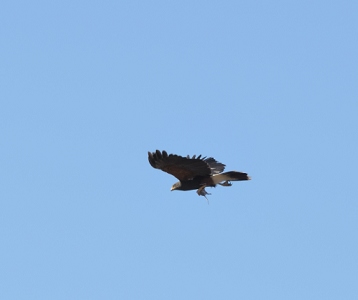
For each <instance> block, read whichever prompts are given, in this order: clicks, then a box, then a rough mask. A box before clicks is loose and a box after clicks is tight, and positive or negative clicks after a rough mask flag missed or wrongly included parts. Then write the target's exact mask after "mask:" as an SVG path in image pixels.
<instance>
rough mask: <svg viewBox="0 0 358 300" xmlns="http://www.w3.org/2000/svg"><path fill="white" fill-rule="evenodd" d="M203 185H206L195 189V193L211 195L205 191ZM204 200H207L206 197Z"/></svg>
mask: <svg viewBox="0 0 358 300" xmlns="http://www.w3.org/2000/svg"><path fill="white" fill-rule="evenodd" d="M205 187H206V185H205V184H204V185H202V186H201V187H200V188H199V189H198V190H197V191H196V193H197V194H198V195H199V196H204V197H205V198H206V195H211V194H209V193H208V192H207V191H205ZM206 200H207V198H206Z"/></svg>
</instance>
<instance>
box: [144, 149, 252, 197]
mask: <svg viewBox="0 0 358 300" xmlns="http://www.w3.org/2000/svg"><path fill="white" fill-rule="evenodd" d="M148 160H149V163H150V165H151V166H152V167H153V168H155V169H159V170H162V171H164V172H167V173H169V174H171V175H173V176H174V177H176V178H177V179H179V181H178V182H177V183H174V184H173V186H172V188H171V191H174V190H179V191H190V190H197V191H196V192H197V194H198V195H199V196H204V197H205V198H206V195H210V194H209V193H208V192H207V191H206V190H205V188H206V187H215V186H216V185H217V184H219V185H221V186H231V185H232V183H231V181H242V180H250V179H251V178H250V176H248V175H247V173H242V172H237V171H230V172H225V173H223V171H224V169H225V165H224V164H222V163H220V162H218V161H216V160H215V159H214V158H212V157H209V158H206V157H201V155H199V156H198V157H196V155H194V156H192V157H190V156H189V155H188V156H186V157H183V156H179V155H175V154H169V155H168V153H167V152H166V151H162V152H161V151H159V150H156V151H155V152H148ZM206 199H207V198H206Z"/></svg>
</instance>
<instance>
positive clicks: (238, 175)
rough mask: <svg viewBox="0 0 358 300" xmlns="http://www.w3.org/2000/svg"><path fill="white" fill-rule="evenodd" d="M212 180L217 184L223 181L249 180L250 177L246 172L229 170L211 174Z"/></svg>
mask: <svg viewBox="0 0 358 300" xmlns="http://www.w3.org/2000/svg"><path fill="white" fill-rule="evenodd" d="M211 178H212V180H213V182H214V184H218V183H220V182H223V181H241V180H250V179H251V177H250V176H248V175H247V173H242V172H236V171H230V172H225V173H221V174H216V175H213V176H212V177H211Z"/></svg>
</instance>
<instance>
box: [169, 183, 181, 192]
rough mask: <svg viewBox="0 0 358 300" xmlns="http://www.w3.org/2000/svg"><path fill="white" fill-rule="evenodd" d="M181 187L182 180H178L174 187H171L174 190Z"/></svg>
mask: <svg viewBox="0 0 358 300" xmlns="http://www.w3.org/2000/svg"><path fill="white" fill-rule="evenodd" d="M180 187H181V183H180V181H178V182H176V183H174V184H173V185H172V187H171V189H170V190H171V191H174V190H177V189H179V188H180Z"/></svg>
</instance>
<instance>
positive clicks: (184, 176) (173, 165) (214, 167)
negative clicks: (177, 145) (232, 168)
mask: <svg viewBox="0 0 358 300" xmlns="http://www.w3.org/2000/svg"><path fill="white" fill-rule="evenodd" d="M148 160H149V163H150V164H151V166H152V167H153V168H156V169H160V170H162V171H164V172H167V173H169V174H171V175H173V176H175V177H176V178H178V179H179V180H180V181H184V180H189V179H192V178H194V177H196V176H210V175H213V174H219V173H221V172H222V171H223V170H224V168H225V165H224V164H222V163H219V162H217V161H216V160H215V159H213V158H212V157H209V158H205V157H203V158H202V157H201V155H199V156H198V157H196V156H195V155H194V156H193V157H189V156H187V157H182V156H179V155H175V154H170V155H168V153H167V152H166V151H162V152H160V151H159V150H157V151H155V152H152V153H151V152H148Z"/></svg>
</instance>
